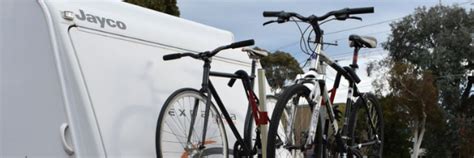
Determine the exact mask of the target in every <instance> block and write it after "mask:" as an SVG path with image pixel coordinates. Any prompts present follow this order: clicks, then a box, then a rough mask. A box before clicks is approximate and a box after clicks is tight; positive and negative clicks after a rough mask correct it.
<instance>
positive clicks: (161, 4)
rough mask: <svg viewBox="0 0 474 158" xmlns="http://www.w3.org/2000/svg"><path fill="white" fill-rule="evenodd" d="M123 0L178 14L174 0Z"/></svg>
mask: <svg viewBox="0 0 474 158" xmlns="http://www.w3.org/2000/svg"><path fill="white" fill-rule="evenodd" d="M125 2H127V3H131V4H135V5H139V6H142V7H145V8H149V9H152V10H156V11H159V12H163V13H166V14H170V15H174V16H179V8H178V6H177V5H176V0H125Z"/></svg>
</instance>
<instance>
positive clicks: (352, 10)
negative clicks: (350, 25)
mask: <svg viewBox="0 0 474 158" xmlns="http://www.w3.org/2000/svg"><path fill="white" fill-rule="evenodd" d="M366 13H374V7H364V8H349V9H348V14H366Z"/></svg>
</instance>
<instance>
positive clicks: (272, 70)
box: [255, 48, 303, 91]
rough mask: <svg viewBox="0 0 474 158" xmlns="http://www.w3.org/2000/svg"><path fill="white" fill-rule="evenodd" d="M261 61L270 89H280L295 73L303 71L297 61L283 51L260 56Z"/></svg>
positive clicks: (292, 78) (293, 77)
mask: <svg viewBox="0 0 474 158" xmlns="http://www.w3.org/2000/svg"><path fill="white" fill-rule="evenodd" d="M255 49H259V48H255ZM261 63H262V67H263V68H264V69H265V72H266V73H265V75H266V76H267V79H268V84H270V87H271V89H272V91H276V90H277V89H281V88H282V87H283V86H284V84H285V83H286V82H288V81H292V80H294V79H295V77H296V75H297V74H301V73H303V70H302V69H301V68H300V66H299V64H298V61H296V59H295V58H293V56H291V55H290V54H289V53H286V52H283V51H276V52H274V53H270V54H269V55H268V56H266V57H264V58H262V60H261Z"/></svg>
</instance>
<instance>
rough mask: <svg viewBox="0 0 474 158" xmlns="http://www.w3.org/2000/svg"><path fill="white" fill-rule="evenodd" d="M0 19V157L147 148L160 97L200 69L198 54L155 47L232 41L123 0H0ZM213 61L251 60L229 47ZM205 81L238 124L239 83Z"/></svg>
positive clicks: (148, 153)
mask: <svg viewBox="0 0 474 158" xmlns="http://www.w3.org/2000/svg"><path fill="white" fill-rule="evenodd" d="M0 20H1V21H0V24H1V25H0V48H1V49H0V53H1V57H0V59H1V60H0V67H1V73H0V75H1V76H0V79H1V84H0V86H1V95H0V97H1V98H0V99H1V104H0V105H1V106H0V112H1V113H0V157H2V158H4V157H5V158H9V157H21V158H26V157H87V158H89V157H155V142H154V140H155V130H156V129H155V128H156V122H157V118H158V114H159V111H160V109H161V106H162V104H163V102H164V101H165V100H166V98H167V97H168V96H169V95H170V94H171V93H172V92H173V91H174V90H176V89H178V88H181V87H195V88H199V87H200V82H201V71H202V67H201V66H202V63H201V62H200V61H196V60H192V59H189V58H187V59H181V60H176V61H170V62H164V61H163V60H162V56H163V55H164V54H168V53H176V52H185V51H193V52H197V51H204V50H210V49H213V48H215V47H217V46H220V45H224V44H229V43H231V42H233V35H232V34H231V33H230V32H228V31H223V30H219V29H216V28H213V27H209V26H205V25H202V24H199V23H195V22H192V21H188V20H184V19H181V18H177V17H173V16H169V15H166V14H162V13H159V12H156V11H152V10H148V9H145V8H141V7H138V6H134V5H131V4H127V3H123V2H99V1H66V0H65V1H61V0H1V1H0ZM212 66H213V67H212V69H213V70H216V71H224V72H230V73H233V72H234V71H236V70H238V69H244V70H249V69H250V60H249V59H248V57H247V55H246V54H245V53H242V52H241V51H239V50H229V51H226V52H222V53H220V54H219V55H218V56H217V57H215V58H214V62H213V65H212ZM213 82H214V83H215V85H216V87H217V89H218V91H220V92H222V93H221V94H222V99H223V100H224V103H226V104H227V108H228V110H229V111H230V113H231V114H232V115H231V116H232V117H233V118H234V119H235V123H236V125H237V127H239V128H240V129H241V132H242V127H243V123H244V117H245V115H244V114H245V112H246V108H247V103H246V98H245V96H244V93H243V92H242V86H234V87H233V88H229V87H227V86H226V83H227V80H224V79H217V78H214V79H213ZM227 133H228V137H229V147H232V146H233V142H234V139H235V138H233V135H232V134H231V132H230V131H228V132H227Z"/></svg>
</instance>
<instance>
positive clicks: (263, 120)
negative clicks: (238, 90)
mask: <svg viewBox="0 0 474 158" xmlns="http://www.w3.org/2000/svg"><path fill="white" fill-rule="evenodd" d="M235 74H236V75H237V76H239V77H240V78H241V79H242V84H243V85H244V89H245V94H246V95H247V98H248V100H249V104H250V106H251V108H252V115H253V118H254V119H255V123H256V124H257V125H262V124H267V123H268V121H269V118H268V114H267V112H266V111H265V112H262V111H260V110H259V109H258V105H259V103H260V102H259V100H258V98H257V95H255V92H254V91H253V90H252V88H251V87H252V86H251V85H250V77H249V75H248V74H247V72H245V71H244V70H238V71H236V72H235ZM235 80H236V79H235V78H233V79H230V81H229V83H228V84H227V85H228V86H229V87H232V86H233V85H234V83H235Z"/></svg>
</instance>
